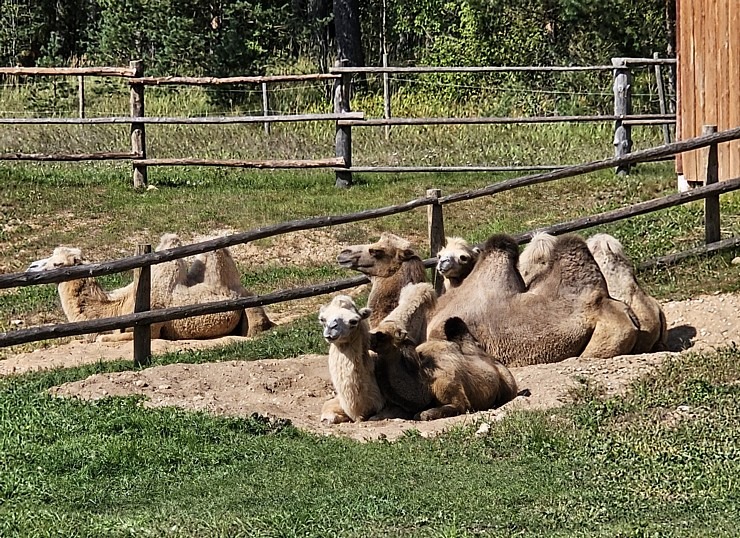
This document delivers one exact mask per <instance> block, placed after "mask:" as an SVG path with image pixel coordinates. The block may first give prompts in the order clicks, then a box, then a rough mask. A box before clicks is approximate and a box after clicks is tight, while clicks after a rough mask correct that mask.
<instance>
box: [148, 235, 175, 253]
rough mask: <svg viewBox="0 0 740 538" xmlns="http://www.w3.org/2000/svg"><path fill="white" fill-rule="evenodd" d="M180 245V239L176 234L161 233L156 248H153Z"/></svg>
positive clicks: (163, 248) (161, 248) (160, 248)
mask: <svg viewBox="0 0 740 538" xmlns="http://www.w3.org/2000/svg"><path fill="white" fill-rule="evenodd" d="M181 246H182V241H180V238H179V237H178V236H177V234H169V233H168V234H163V235H162V237H160V238H159V245H157V248H155V249H154V250H156V251H160V250H168V249H171V248H177V247H181Z"/></svg>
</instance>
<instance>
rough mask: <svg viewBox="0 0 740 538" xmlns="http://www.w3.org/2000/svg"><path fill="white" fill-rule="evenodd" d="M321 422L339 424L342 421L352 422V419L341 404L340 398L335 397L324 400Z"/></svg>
mask: <svg viewBox="0 0 740 538" xmlns="http://www.w3.org/2000/svg"><path fill="white" fill-rule="evenodd" d="M321 422H325V423H327V424H339V423H340V422H352V419H350V418H349V416H347V413H345V412H344V409H342V406H341V405H339V398H337V397H334V398H332V399H331V400H327V401H326V402H324V405H323V407H322V408H321Z"/></svg>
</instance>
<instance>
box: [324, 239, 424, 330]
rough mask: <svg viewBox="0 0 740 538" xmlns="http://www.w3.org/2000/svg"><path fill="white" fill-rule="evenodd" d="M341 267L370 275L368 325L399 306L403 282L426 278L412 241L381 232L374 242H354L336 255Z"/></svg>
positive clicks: (373, 325) (418, 280) (371, 325)
mask: <svg viewBox="0 0 740 538" xmlns="http://www.w3.org/2000/svg"><path fill="white" fill-rule="evenodd" d="M337 261H338V262H339V265H341V266H342V267H347V268H349V269H355V270H357V271H360V272H361V273H364V274H366V275H367V276H369V277H370V282H371V284H372V288H371V290H370V296H369V297H368V300H367V306H368V308H370V310H371V311H372V314H370V319H369V320H368V322H369V323H370V327H375V326H376V325H377V324H378V323H380V321H381V320H382V319H383V318H384V317H386V316H387V315H388V314H390V313H391V311H392V310H393V309H394V308H396V307H397V306H398V298H399V296H400V294H401V288H403V287H404V286H405V285H406V284H410V283H414V284H415V283H418V282H426V280H427V277H426V272H425V270H424V263H423V262H422V261H421V258H420V257H419V256H418V255H417V254H416V252H414V250H413V249H412V248H411V243H410V242H409V241H407V240H405V239H402V238H401V237H398V236H397V235H394V234H391V233H387V232H384V233H383V234H382V235H381V236H380V240H378V241H377V242H376V243H371V244H365V245H353V246H351V247H348V248H346V249H344V250H343V251H342V252H340V253H339V256H337Z"/></svg>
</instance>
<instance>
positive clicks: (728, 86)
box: [676, 0, 740, 184]
mask: <svg viewBox="0 0 740 538" xmlns="http://www.w3.org/2000/svg"><path fill="white" fill-rule="evenodd" d="M676 57H677V71H676V79H677V85H678V99H677V107H676V109H677V123H676V130H677V138H678V139H679V140H686V139H688V138H692V137H694V136H699V135H701V134H702V128H703V126H704V125H716V126H717V130H718V131H723V130H725V129H731V128H733V127H739V126H740V0H676ZM705 155H706V152H705V151H704V152H703V151H701V150H698V151H693V152H690V153H684V154H683V156H682V158H681V159H678V158H677V160H676V171H677V173H678V174H679V182H680V180H681V175H683V176H684V178H685V180H686V181H687V182H689V184H691V183H694V182H698V183H704V181H705V175H706V170H705V166H706V164H705V162H706V157H705ZM736 177H740V141H738V140H735V141H733V142H731V143H729V144H721V145H720V146H719V179H720V181H721V180H723V179H731V178H736Z"/></svg>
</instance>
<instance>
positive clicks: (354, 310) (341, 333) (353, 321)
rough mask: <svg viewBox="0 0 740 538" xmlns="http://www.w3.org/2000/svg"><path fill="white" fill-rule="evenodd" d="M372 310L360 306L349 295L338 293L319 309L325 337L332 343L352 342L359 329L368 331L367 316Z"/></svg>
mask: <svg viewBox="0 0 740 538" xmlns="http://www.w3.org/2000/svg"><path fill="white" fill-rule="evenodd" d="M371 312H372V311H371V310H370V309H369V308H358V307H357V305H356V304H355V302H354V301H353V300H352V298H351V297H350V296H349V295H337V296H336V297H334V298H333V299H332V300H331V302H330V303H329V304H327V305H324V306H322V307H321V309H320V310H319V323H321V326H322V327H323V328H324V339H325V340H326V341H327V342H329V343H330V344H341V343H347V342H350V341H351V340H352V339H353V338H354V337H355V335H356V333H357V332H358V329H360V330H364V331H365V332H367V331H368V325H367V321H365V320H367V318H368V317H370V313H371Z"/></svg>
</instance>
